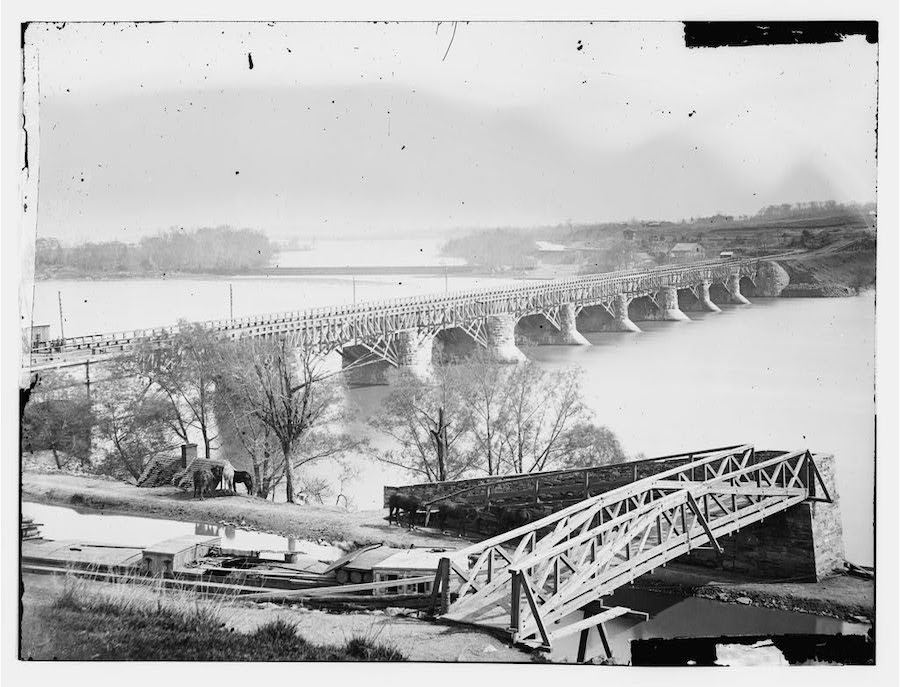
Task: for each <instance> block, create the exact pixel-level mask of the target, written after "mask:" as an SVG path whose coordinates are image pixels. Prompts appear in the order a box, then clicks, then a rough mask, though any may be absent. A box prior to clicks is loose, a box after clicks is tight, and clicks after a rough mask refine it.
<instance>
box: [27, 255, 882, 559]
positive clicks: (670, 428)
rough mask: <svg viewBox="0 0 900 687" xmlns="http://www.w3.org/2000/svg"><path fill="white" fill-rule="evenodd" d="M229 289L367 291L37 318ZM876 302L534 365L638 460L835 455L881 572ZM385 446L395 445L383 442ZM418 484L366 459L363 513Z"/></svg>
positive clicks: (40, 302)
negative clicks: (392, 492)
mask: <svg viewBox="0 0 900 687" xmlns="http://www.w3.org/2000/svg"><path fill="white" fill-rule="evenodd" d="M312 252H315V251H311V252H310V253H312ZM304 253H306V252H304ZM433 257H434V255H433V251H432V258H433ZM383 259H384V258H382V260H383ZM419 264H425V263H424V262H423V263H419ZM229 281H230V282H231V283H232V284H233V292H234V314H235V316H241V315H249V314H254V313H261V312H276V311H282V310H290V309H298V308H305V307H313V306H318V305H327V304H337V303H347V302H352V298H353V289H354V284H353V280H352V279H351V278H349V277H348V278H343V277H303V278H296V279H285V278H277V279H266V278H259V277H252V278H246V279H231V280H218V279H172V280H168V279H165V280H118V281H115V280H113V281H54V282H38V283H37V285H36V288H35V305H34V312H35V317H34V320H35V322H49V323H54V322H58V313H57V307H58V306H57V302H56V292H57V290H59V291H61V292H62V297H63V304H64V310H65V313H66V318H67V319H66V334H67V335H75V334H84V333H89V332H98V331H115V330H122V329H129V328H135V327H146V326H153V325H162V324H171V323H173V322H174V321H176V320H177V319H178V318H179V317H185V318H187V319H210V318H217V317H227V316H228V314H229V303H228V282H229ZM496 283H498V281H497V280H491V279H475V278H471V277H459V278H457V277H450V278H449V279H448V280H447V283H446V286H445V278H444V277H443V276H440V275H438V276H434V277H428V276H415V277H408V278H407V277H403V276H389V277H387V276H386V277H366V278H365V279H357V280H356V283H355V288H356V298H357V301H362V300H375V299H380V298H393V297H400V296H408V295H417V294H423V293H441V292H443V291H444V289H445V288H449V289H450V290H455V289H462V288H472V287H480V286H489V285H492V284H496ZM874 304H875V298H874V294H872V293H869V294H865V295H863V296H859V297H856V298H844V299H796V300H793V299H772V300H763V299H755V300H754V303H753V304H752V305H750V306H734V307H727V306H726V307H724V308H723V312H722V313H690V314H689V316H690V317H691V319H692V321H691V322H657V323H649V322H642V323H640V326H641V328H642V329H643V330H644V331H643V333H641V334H599V333H597V334H592V333H588V334H587V335H586V336H587V338H588V339H589V340H590V342H591V344H593V345H592V346H571V347H569V346H565V347H564V346H541V347H535V348H531V349H529V350H528V351H527V355H529V356H530V357H531V358H533V359H535V360H537V361H539V362H540V363H541V364H543V365H546V366H547V367H548V368H561V367H564V366H568V365H578V366H580V367H581V368H582V369H583V370H584V375H583V378H582V379H583V386H584V392H585V397H586V400H587V402H588V404H589V405H590V407H591V408H592V409H593V410H594V411H595V413H596V417H597V421H598V422H599V423H601V424H605V425H607V426H609V427H610V428H611V429H612V430H613V431H615V432H616V434H617V435H618V436H619V438H620V440H621V442H622V444H623V447H624V448H625V450H626V452H628V453H629V454H636V453H643V454H645V455H646V456H647V457H652V456H654V455H663V454H668V453H675V452H679V451H682V450H690V449H697V448H708V447H714V446H723V445H729V444H736V443H744V442H746V443H753V444H755V445H756V446H758V447H762V448H776V449H798V448H810V449H812V450H813V451H819V452H826V453H833V454H834V455H835V456H836V462H837V468H836V471H837V480H838V491H839V494H840V499H841V513H842V518H843V525H844V538H845V544H846V552H847V557H848V558H849V559H850V560H853V561H855V562H858V563H862V564H870V563H871V562H872V558H873V555H872V552H873V536H872V532H873V529H872V522H873V484H874V450H875V444H874V412H875V408H874V353H875V337H874V335H875V327H874V319H875V312H874ZM54 326H55V329H56V330H57V331H58V324H56V325H54ZM386 393H387V388H386V387H370V388H364V389H356V390H354V391H352V392H351V401H352V403H354V404H355V405H356V406H357V411H358V412H357V416H358V417H359V418H360V420H363V419H364V418H365V417H367V416H368V415H370V414H371V413H372V412H374V411H375V410H376V409H377V408H378V407H379V405H380V403H381V401H382V399H383V398H384V396H385V394H386ZM378 446H383V442H382V443H379V440H376V447H378ZM404 481H409V480H408V478H407V477H405V476H404V475H403V474H402V473H401V472H399V471H397V470H395V469H390V468H386V467H384V466H381V465H378V464H374V463H371V462H368V461H365V462H364V463H363V464H362V466H361V474H360V477H359V479H358V480H357V481H356V482H355V483H354V484H353V485H350V486H349V487H348V488H347V492H348V495H349V496H351V498H352V499H353V500H354V501H355V503H356V505H357V506H358V507H360V508H378V507H381V503H382V486H383V485H384V484H402V483H404Z"/></svg>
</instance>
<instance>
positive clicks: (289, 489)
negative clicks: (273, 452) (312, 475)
mask: <svg viewBox="0 0 900 687" xmlns="http://www.w3.org/2000/svg"><path fill="white" fill-rule="evenodd" d="M281 450H282V452H283V453H284V479H285V485H284V487H285V489H284V490H285V496H286V497H287V502H288V503H294V466H293V465H292V464H291V457H290V456H291V445H290V443H286V442H282V444H281Z"/></svg>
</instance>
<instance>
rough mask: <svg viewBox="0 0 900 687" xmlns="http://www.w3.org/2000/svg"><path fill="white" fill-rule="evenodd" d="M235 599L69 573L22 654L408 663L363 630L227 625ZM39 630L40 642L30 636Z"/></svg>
mask: <svg viewBox="0 0 900 687" xmlns="http://www.w3.org/2000/svg"><path fill="white" fill-rule="evenodd" d="M229 603H230V602H229V601H228V600H226V601H219V602H217V603H199V602H198V601H197V600H196V599H194V598H181V597H180V596H178V595H176V596H166V595H164V594H162V593H161V592H155V591H154V590H153V589H152V588H151V587H149V586H148V585H140V584H129V585H124V584H116V585H109V586H108V589H104V590H97V589H96V588H93V587H91V586H89V585H88V584H85V583H83V582H82V581H80V580H76V579H74V578H67V580H66V583H65V584H64V586H63V588H62V591H61V593H59V594H58V595H57V596H56V598H54V599H53V600H52V601H50V603H48V604H46V605H44V606H43V607H42V608H41V609H40V611H39V612H38V614H37V617H36V618H35V619H34V620H33V621H32V622H34V623H36V624H38V625H39V626H40V628H41V630H40V632H34V631H32V632H30V633H27V634H25V633H23V644H22V658H28V659H37V660H41V659H43V660H101V661H102V660H125V661H172V660H174V661H402V660H405V657H404V656H403V654H402V653H400V652H399V651H397V650H396V649H395V648H393V647H391V646H388V645H387V644H384V643H381V642H378V641H374V640H373V639H372V638H370V637H365V636H362V635H356V636H351V637H349V638H348V639H346V640H345V641H344V642H342V643H340V644H315V643H312V642H310V641H308V640H307V639H305V638H304V637H303V636H301V635H300V634H299V633H298V632H297V626H296V624H295V623H294V622H291V621H290V620H288V619H285V618H275V619H273V620H270V621H268V622H266V623H264V624H262V625H260V626H259V627H257V628H256V629H254V630H253V631H251V632H247V633H241V632H236V631H234V629H233V628H229V627H228V626H227V624H226V622H225V620H224V619H223V615H224V613H225V612H226V609H227V607H228V605H229ZM35 635H39V636H40V637H41V641H40V644H39V645H38V644H37V643H36V642H31V641H28V638H29V637H31V636H35Z"/></svg>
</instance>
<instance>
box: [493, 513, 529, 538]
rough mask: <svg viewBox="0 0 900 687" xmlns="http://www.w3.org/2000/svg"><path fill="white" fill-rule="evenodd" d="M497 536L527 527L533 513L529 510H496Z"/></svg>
mask: <svg viewBox="0 0 900 687" xmlns="http://www.w3.org/2000/svg"><path fill="white" fill-rule="evenodd" d="M496 515H497V526H498V534H499V533H502V532H508V531H510V530H514V529H516V528H517V527H522V526H523V525H527V524H528V523H529V522H531V521H533V520H534V516H535V513H534V512H533V510H532V509H529V508H502V507H498V508H497V510H496Z"/></svg>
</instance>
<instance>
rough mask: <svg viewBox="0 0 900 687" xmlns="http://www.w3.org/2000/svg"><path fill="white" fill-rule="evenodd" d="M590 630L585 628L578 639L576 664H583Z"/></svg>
mask: <svg viewBox="0 0 900 687" xmlns="http://www.w3.org/2000/svg"><path fill="white" fill-rule="evenodd" d="M590 630H591V628H589V627H586V628H584V629H583V630H582V631H581V635H580V636H579V637H578V656H577V657H576V658H575V662H576V663H584V655H585V653H586V652H587V640H588V632H590Z"/></svg>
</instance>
